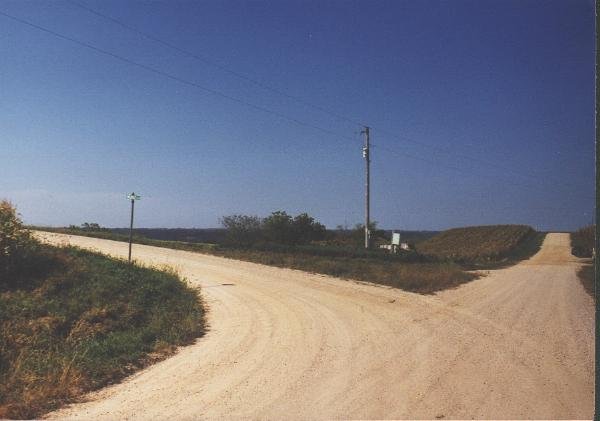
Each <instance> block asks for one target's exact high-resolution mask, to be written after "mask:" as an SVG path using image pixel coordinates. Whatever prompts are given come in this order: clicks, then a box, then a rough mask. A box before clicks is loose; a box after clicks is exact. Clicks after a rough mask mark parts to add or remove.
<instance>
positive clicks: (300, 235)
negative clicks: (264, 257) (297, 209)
mask: <svg viewBox="0 0 600 421" xmlns="http://www.w3.org/2000/svg"><path fill="white" fill-rule="evenodd" d="M221 224H222V225H223V227H225V229H226V230H227V235H226V241H227V243H230V244H236V245H244V246H250V245H254V244H259V243H275V244H285V245H302V244H308V243H311V242H313V241H320V240H324V239H325V238H326V236H327V230H326V229H325V226H324V225H323V224H321V223H319V222H318V221H316V220H315V219H314V218H313V217H312V216H310V215H308V214H307V213H301V214H299V215H296V216H295V217H292V216H291V215H289V214H288V213H287V212H285V211H276V212H273V213H272V214H271V215H269V216H267V217H266V218H260V217H258V216H249V215H229V216H224V217H223V218H221Z"/></svg>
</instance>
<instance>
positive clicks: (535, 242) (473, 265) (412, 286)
mask: <svg viewBox="0 0 600 421" xmlns="http://www.w3.org/2000/svg"><path fill="white" fill-rule="evenodd" d="M221 223H222V225H223V230H224V231H223V232H221V233H220V234H219V238H220V239H221V241H220V243H218V244H206V243H196V242H180V241H164V240H155V239H149V238H145V237H141V236H135V235H134V242H136V243H139V244H147V245H153V246H159V247H169V248H175V249H182V250H189V251H196V252H200V253H207V254H213V255H216V256H221V257H226V258H232V259H237V260H245V261H250V262H255V263H260V264H266V265H271V266H278V267H286V268H292V269H299V270H303V271H307V272H314V273H321V274H326V275H332V276H337V277H341V278H347V279H353V280H358V281H368V282H373V283H378V284H383V285H388V286H392V287H396V288H401V289H404V290H406V291H412V292H418V293H423V294H430V293H434V292H436V291H440V290H443V289H447V288H451V287H455V286H458V285H460V284H462V283H465V282H469V281H471V280H473V279H475V278H477V277H478V276H479V274H478V273H477V272H472V271H469V269H488V268H492V267H497V266H501V265H507V264H510V263H514V262H516V261H518V260H520V259H522V258H526V257H528V256H530V255H532V254H533V253H534V252H535V251H537V250H538V249H539V245H540V244H541V241H542V239H543V234H540V233H536V232H535V231H534V230H533V229H532V228H530V227H524V226H512V225H508V226H496V227H492V228H493V229H489V228H488V227H472V228H464V229H457V230H449V231H446V232H443V233H435V232H427V231H422V232H412V233H408V234H401V239H402V241H403V242H408V244H409V249H408V250H399V252H398V253H396V254H391V253H390V252H389V251H388V250H382V249H380V248H379V247H378V246H379V245H380V244H389V243H390V237H391V232H390V231H384V230H380V229H378V228H377V223H376V222H373V223H372V224H371V226H370V230H371V240H372V244H373V247H372V248H371V249H369V250H365V249H364V248H363V244H364V225H361V224H357V225H356V226H354V228H348V227H342V226H338V227H337V228H336V229H335V230H326V229H325V227H324V226H323V225H322V224H320V223H319V222H318V221H316V220H315V219H314V218H313V217H312V216H310V215H308V214H306V213H301V214H299V215H296V216H292V215H289V214H288V213H287V212H285V211H277V212H273V213H272V214H271V215H269V216H267V217H265V218H261V217H258V216H252V215H229V216H225V217H223V218H222V219H221ZM96 225H97V224H84V225H83V226H81V227H70V228H69V229H66V228H54V229H45V228H42V229H45V230H51V231H55V232H64V233H71V234H78V235H89V236H94V237H100V238H108V239H112V240H118V241H128V237H127V235H123V234H116V233H114V232H111V231H109V230H107V229H101V230H94V229H93V228H95V227H96ZM89 227H93V228H92V229H90V228H89ZM150 230H151V229H147V231H150ZM157 231H161V230H157ZM162 231H164V230H162ZM181 231H182V232H185V230H181ZM189 231H191V230H188V232H187V234H188V235H193V232H189ZM211 231H212V232H213V234H214V231H217V230H216V229H215V230H211ZM163 234H164V233H163ZM165 235H166V234H165ZM497 235H499V236H500V239H497V238H495V236H497ZM474 239H476V240H477V241H476V242H473V240H474ZM463 241H469V242H470V244H469V245H468V246H469V247H471V248H472V249H468V248H467V247H466V246H465V245H463V244H462V242H463ZM427 243H429V246H427V245H426V244H427ZM423 244H425V245H426V246H425V248H424V249H425V250H436V251H438V252H432V253H425V252H423V251H422V250H421V245H423ZM415 246H416V248H415ZM454 246H457V247H455V248H457V249H458V250H460V251H462V252H461V253H460V254H454V255H448V254H446V253H440V252H439V251H443V250H447V248H449V247H454ZM444 247H446V249H444ZM455 251H456V250H455ZM483 263H485V265H484V264H483Z"/></svg>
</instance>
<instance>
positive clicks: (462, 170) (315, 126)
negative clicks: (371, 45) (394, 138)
mask: <svg viewBox="0 0 600 421" xmlns="http://www.w3.org/2000/svg"><path fill="white" fill-rule="evenodd" d="M0 15H2V16H5V17H7V18H9V19H12V20H14V21H16V22H19V23H21V24H23V25H27V26H30V27H33V28H35V29H37V30H40V31H43V32H46V33H48V34H51V35H53V36H55V37H57V38H60V39H63V40H66V41H69V42H72V43H75V44H77V45H79V46H82V47H85V48H88V49H91V50H93V51H96V52H98V53H101V54H103V55H107V56H110V57H112V58H115V59H117V60H119V61H122V62H125V63H127V64H130V65H132V66H136V67H139V68H142V69H144V70H146V71H149V72H152V73H155V74H158V75H160V76H163V77H166V78H169V79H171V80H175V81H177V82H179V83H182V84H185V85H189V86H193V87H195V88H198V89H201V90H203V91H206V92H209V93H211V94H213V95H215V96H219V97H222V98H225V99H227V100H230V101H232V102H237V103H239V104H242V105H245V106H247V107H250V108H254V109H256V110H259V111H262V112H264V113H268V114H272V115H275V116H277V117H279V118H281V119H284V120H287V121H291V122H293V123H295V124H298V125H302V126H306V127H310V128H312V129H315V130H318V131H321V132H323V133H326V134H329V135H332V136H335V137H337V138H342V139H346V140H351V141H352V142H355V141H356V139H353V138H351V137H348V136H346V135H342V134H340V133H336V132H334V131H332V130H329V129H325V128H323V127H320V126H317V125H314V124H311V123H307V122H305V121H302V120H299V119H297V118H295V117H290V116H288V115H286V114H283V113H280V112H278V111H274V110H271V109H269V108H266V107H262V106H260V105H256V104H253V103H251V102H248V101H245V100H242V99H239V98H236V97H233V96H231V95H228V94H225V93H222V92H220V91H217V90H214V89H211V88H208V87H205V86H203V85H200V84H198V83H196V82H192V81H189V80H186V79H183V78H181V77H179V76H175V75H172V74H170V73H167V72H164V71H162V70H158V69H156V68H154V67H151V66H148V65H145V64H142V63H139V62H136V61H134V60H131V59H128V58H126V57H123V56H121V55H118V54H115V53H112V52H110V51H107V50H104V49H102V48H99V47H96V46H94V45H92V44H89V43H87V42H84V41H80V40H78V39H75V38H72V37H69V36H67V35H63V34H60V33H58V32H56V31H53V30H51V29H47V28H45V27H42V26H40V25H37V24H35V23H32V22H29V21H27V20H25V19H21V18H18V17H16V16H13V15H10V14H8V13H5V12H3V11H0ZM372 146H375V145H372ZM377 146H378V147H379V148H380V149H384V150H387V151H388V152H391V153H394V154H396V155H399V156H404V157H407V158H411V159H415V160H420V161H424V162H428V163H432V164H434V165H437V166H441V167H445V168H447V169H451V170H454V171H458V172H463V173H467V171H466V170H464V169H461V168H458V167H452V166H449V165H446V164H440V163H439V162H435V161H432V160H429V159H426V158H422V157H419V156H415V155H412V154H408V153H406V152H398V151H396V150H393V149H390V148H387V147H384V146H381V145H377ZM480 175H481V176H484V177H489V178H495V177H493V176H489V175H485V174H480ZM511 184H513V185H515V186H521V187H526V188H533V187H532V186H528V185H525V184H517V183H514V182H511Z"/></svg>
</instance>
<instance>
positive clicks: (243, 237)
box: [221, 215, 262, 245]
mask: <svg viewBox="0 0 600 421" xmlns="http://www.w3.org/2000/svg"><path fill="white" fill-rule="evenodd" d="M221 224H222V225H223V226H224V227H225V228H226V229H227V236H226V242H228V243H231V244H240V245H250V244H254V243H256V242H258V241H259V240H260V239H261V237H262V232H261V231H262V221H261V219H260V218H259V217H258V216H248V215H229V216H224V217H223V218H221Z"/></svg>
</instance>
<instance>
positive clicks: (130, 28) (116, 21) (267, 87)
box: [67, 0, 564, 183]
mask: <svg viewBox="0 0 600 421" xmlns="http://www.w3.org/2000/svg"><path fill="white" fill-rule="evenodd" d="M67 1H68V3H70V4H72V5H75V6H77V7H79V8H81V9H83V10H86V11H88V12H89V13H92V14H94V15H96V16H98V17H100V18H102V19H105V20H108V21H110V22H113V23H114V24H116V25H119V26H121V27H122V28H125V29H126V30H128V31H131V32H134V33H136V34H138V35H139V36H142V37H144V38H146V39H149V40H151V41H153V42H156V43H158V44H161V45H163V46H165V47H167V48H170V49H172V50H174V51H177V52H179V53H181V54H184V55H186V56H188V57H191V58H193V59H196V60H198V61H201V62H203V63H205V64H207V65H209V66H212V67H214V68H217V69H219V70H221V71H224V72H226V73H229V74H231V75H233V76H235V77H237V78H239V79H242V80H245V81H247V82H250V83H252V84H254V85H256V86H258V87H260V88H262V89H264V90H267V91H270V92H273V93H275V94H278V95H280V96H283V97H285V98H288V99H291V100H293V101H296V102H297V103H299V104H302V105H305V106H308V107H311V108H313V109H315V110H318V111H320V112H323V113H325V114H328V115H330V116H333V117H335V118H337V119H340V120H344V121H346V122H349V123H352V124H356V125H359V126H370V127H371V129H375V130H376V131H378V132H381V133H383V134H387V135H388V136H390V137H392V138H395V139H397V140H400V141H402V142H410V143H412V144H415V145H419V146H422V147H425V148H430V149H432V150H434V151H437V152H442V153H445V154H448V155H454V156H456V157H460V158H462V159H466V160H469V161H471V162H474V163H479V164H483V165H486V166H488V167H494V168H497V169H500V170H502V171H508V172H511V173H513V174H515V175H517V176H519V177H524V178H528V179H531V180H537V179H538V177H536V176H534V175H531V174H528V173H524V172H520V171H515V170H514V169H512V168H511V169H509V168H507V167H506V166H504V165H500V164H498V163H497V162H493V161H491V160H487V159H482V158H479V157H474V156H471V155H468V154H465V153H462V152H459V151H457V150H456V149H454V148H448V147H443V146H440V145H432V144H430V143H427V142H421V141H417V140H415V139H413V138H410V137H407V136H400V135H398V134H396V133H393V132H391V131H388V130H384V129H382V128H380V127H376V126H373V125H370V124H368V123H364V122H360V121H358V120H357V119H354V118H350V117H347V116H344V115H342V114H340V113H337V112H334V111H331V110H329V109H327V108H325V107H322V106H320V105H317V104H314V103H312V102H310V101H307V100H305V99H302V98H300V97H298V96H295V95H291V94H289V93H287V92H284V91H282V90H280V89H276V88H274V87H272V86H270V85H268V84H266V83H264V82H260V81H258V80H256V79H254V78H251V77H249V76H247V75H245V74H243V73H241V72H238V71H236V70H233V69H231V68H230V67H228V66H223V65H221V64H219V63H216V62H215V61H213V60H211V59H209V58H208V57H206V56H205V55H201V54H198V53H194V52H191V51H189V50H186V49H184V48H181V47H179V46H177V45H175V44H173V43H171V42H168V41H165V40H163V39H161V38H158V37H156V36H154V35H152V34H149V33H147V32H145V31H141V30H139V29H138V28H136V27H134V26H132V25H129V24H128V23H125V22H123V21H122V20H120V19H117V18H115V17H113V16H109V15H107V14H105V13H102V12H100V11H98V10H96V9H94V8H91V7H89V6H86V5H84V4H83V3H81V2H80V1H77V0H67ZM406 156H408V155H406ZM557 182H559V183H564V180H560V181H559V180H557Z"/></svg>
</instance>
